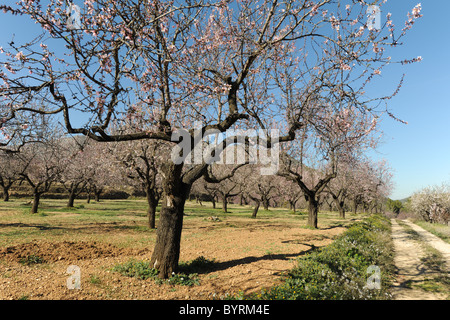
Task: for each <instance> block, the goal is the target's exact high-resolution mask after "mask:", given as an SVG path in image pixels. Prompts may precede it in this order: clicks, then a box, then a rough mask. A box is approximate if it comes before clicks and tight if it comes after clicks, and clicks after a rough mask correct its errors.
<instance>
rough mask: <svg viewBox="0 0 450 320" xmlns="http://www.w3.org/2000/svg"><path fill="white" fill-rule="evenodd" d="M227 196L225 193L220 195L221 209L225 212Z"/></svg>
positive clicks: (226, 210) (226, 209)
mask: <svg viewBox="0 0 450 320" xmlns="http://www.w3.org/2000/svg"><path fill="white" fill-rule="evenodd" d="M227 198H228V197H227V196H226V195H222V210H223V212H225V213H227V212H228V201H227Z"/></svg>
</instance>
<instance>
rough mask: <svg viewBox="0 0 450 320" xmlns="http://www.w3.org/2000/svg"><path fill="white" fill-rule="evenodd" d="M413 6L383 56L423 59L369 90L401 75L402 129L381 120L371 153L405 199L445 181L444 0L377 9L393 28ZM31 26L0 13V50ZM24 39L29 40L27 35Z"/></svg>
mask: <svg viewBox="0 0 450 320" xmlns="http://www.w3.org/2000/svg"><path fill="white" fill-rule="evenodd" d="M2 2H3V3H5V1H2ZM419 2H421V4H422V8H423V9H422V13H423V15H424V16H423V17H422V18H421V19H419V20H418V22H417V23H416V24H415V25H414V28H413V29H412V30H410V32H409V33H408V35H407V37H406V38H404V42H405V44H404V45H403V46H401V47H399V48H396V49H395V50H394V51H393V52H392V54H390V53H389V55H392V56H393V57H394V58H395V57H401V58H415V57H417V56H422V58H423V61H422V62H421V63H415V64H412V65H407V66H400V65H398V66H392V67H388V68H385V69H383V73H382V78H381V81H378V82H376V83H375V84H374V87H372V90H371V91H373V92H374V93H379V92H382V94H387V93H389V92H392V91H393V90H395V87H396V84H397V83H398V81H399V79H400V77H401V75H402V74H403V73H405V74H406V77H405V82H404V85H403V87H402V89H401V91H400V93H399V94H398V95H397V96H396V97H395V98H394V99H392V100H391V102H390V105H389V107H390V110H391V111H392V112H393V113H394V114H395V115H396V116H398V117H399V118H401V119H403V120H405V121H407V122H408V125H403V124H401V123H399V122H396V121H395V120H393V119H390V118H386V119H384V120H383V122H382V125H381V129H382V130H383V132H384V134H385V136H384V142H383V144H382V145H381V146H380V147H379V149H378V152H377V153H375V154H374V155H373V156H374V157H375V158H385V159H387V160H388V162H389V163H390V165H391V167H392V168H393V170H394V175H395V176H394V183H395V190H394V192H393V194H392V195H391V198H393V199H402V198H405V197H408V196H410V195H411V194H412V193H413V192H414V191H416V190H418V189H420V188H422V187H425V186H428V185H433V184H440V183H442V182H446V181H450V99H449V98H450V41H449V40H450V36H449V35H450V24H449V22H448V21H449V19H448V13H449V12H450V1H449V0H422V1H420V0H389V1H388V2H387V3H386V4H385V5H384V6H383V8H382V17H383V19H384V17H385V16H386V14H387V13H388V12H391V13H392V19H393V21H394V24H395V25H396V27H397V30H399V29H401V28H402V27H403V23H404V21H405V20H406V14H407V12H410V11H411V10H412V8H413V7H414V6H415V5H416V4H418V3H419ZM384 22H385V21H382V23H384ZM36 27H37V26H35V25H34V24H32V23H29V22H28V21H27V20H26V19H24V18H21V17H12V16H11V15H4V14H1V13H0V30H2V32H1V34H0V46H4V47H7V46H8V45H7V42H8V41H10V40H11V34H12V33H16V39H17V42H22V41H20V40H21V39H22V37H24V36H25V37H26V35H27V34H30V31H31V30H32V29H33V28H36ZM19 39H20V40H19ZM26 39H27V40H31V39H30V37H29V36H28V37H26Z"/></svg>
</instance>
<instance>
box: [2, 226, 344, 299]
mask: <svg viewBox="0 0 450 320" xmlns="http://www.w3.org/2000/svg"><path fill="white" fill-rule="evenodd" d="M302 224H303V222H301V223H291V221H282V220H274V221H273V222H268V220H265V221H261V220H258V219H250V218H249V219H242V218H240V219H239V220H238V221H232V220H227V222H226V223H225V222H223V221H221V222H220V221H219V222H210V221H208V222H205V220H200V219H197V220H194V219H192V220H187V221H186V222H185V228H184V230H183V238H182V245H181V258H180V260H181V261H191V260H193V259H195V258H197V257H199V256H203V257H205V258H207V259H210V260H214V261H215V265H214V268H213V270H210V271H208V272H206V273H203V274H199V280H200V285H194V286H180V285H169V284H156V283H155V281H154V280H152V279H149V280H139V279H136V278H130V277H126V276H123V275H121V274H119V273H117V272H114V271H112V270H111V269H112V267H114V266H115V265H117V264H119V263H124V262H127V261H129V260H130V259H132V258H134V259H137V260H149V259H150V257H151V254H152V249H153V243H152V242H151V241H149V243H148V245H146V246H145V245H144V246H142V245H136V247H133V246H129V247H121V246H119V245H116V244H114V243H116V242H114V241H110V242H108V241H107V240H102V241H89V240H74V241H71V240H68V239H64V238H49V239H47V238H45V237H41V238H40V239H37V240H32V241H24V242H22V243H18V244H14V245H9V246H5V247H2V248H0V299H50V300H53V299H54V300H62V299H89V300H95V299H102V300H104V299H139V300H145V299H157V300H166V299H220V298H223V297H226V295H229V294H235V293H238V292H239V291H243V292H244V293H250V292H259V291H260V290H261V289H263V288H265V287H269V286H272V285H274V284H276V283H277V282H279V281H280V278H281V276H282V274H283V273H285V272H286V271H288V270H290V269H292V268H293V267H294V265H295V258H297V257H298V256H300V255H303V254H305V253H307V252H308V251H310V250H311V249H312V248H315V247H321V246H325V245H328V244H329V243H331V242H332V241H333V239H334V238H335V237H336V236H337V235H339V234H340V233H341V232H343V231H344V230H345V227H343V226H341V225H339V224H334V225H333V226H330V225H327V226H324V227H322V229H319V230H310V229H306V228H303V227H302ZM84 227H86V226H84ZM88 227H89V226H88ZM8 228H9V229H8V230H10V228H18V230H21V228H30V226H29V225H20V224H17V225H15V226H8ZM64 228H69V227H68V226H64ZM73 228H79V230H81V228H82V227H80V226H79V225H74V226H73ZM91 231H92V230H91ZM94 232H95V233H99V232H105V230H103V229H102V228H100V227H96V228H95V231H94ZM114 232H116V233H114ZM118 232H124V231H121V230H119V231H117V229H114V230H110V229H108V234H107V237H106V238H105V239H111V240H112V239H114V238H115V237H120V236H121V235H120V234H118ZM62 239H63V240H62ZM101 239H103V238H101ZM30 256H38V257H40V258H41V259H42V260H43V261H40V262H41V263H38V264H26V263H24V259H25V260H26V258H27V257H30ZM70 265H76V266H78V267H79V268H80V270H81V289H79V290H77V289H68V287H67V285H66V281H67V279H68V277H69V274H68V273H67V268H68V267H69V266H70Z"/></svg>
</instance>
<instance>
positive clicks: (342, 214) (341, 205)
mask: <svg viewBox="0 0 450 320" xmlns="http://www.w3.org/2000/svg"><path fill="white" fill-rule="evenodd" d="M338 209H339V217H340V218H342V219H345V208H344V202H342V201H341V202H340V203H339V206H338Z"/></svg>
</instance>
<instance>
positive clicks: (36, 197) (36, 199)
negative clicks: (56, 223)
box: [31, 192, 41, 213]
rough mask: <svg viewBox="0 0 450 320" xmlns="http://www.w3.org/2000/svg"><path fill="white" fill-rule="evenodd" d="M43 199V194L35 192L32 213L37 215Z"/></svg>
mask: <svg viewBox="0 0 450 320" xmlns="http://www.w3.org/2000/svg"><path fill="white" fill-rule="evenodd" d="M40 199H41V194H40V193H39V192H34V195H33V205H32V206H31V213H37V212H38V207H39V200H40Z"/></svg>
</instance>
